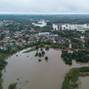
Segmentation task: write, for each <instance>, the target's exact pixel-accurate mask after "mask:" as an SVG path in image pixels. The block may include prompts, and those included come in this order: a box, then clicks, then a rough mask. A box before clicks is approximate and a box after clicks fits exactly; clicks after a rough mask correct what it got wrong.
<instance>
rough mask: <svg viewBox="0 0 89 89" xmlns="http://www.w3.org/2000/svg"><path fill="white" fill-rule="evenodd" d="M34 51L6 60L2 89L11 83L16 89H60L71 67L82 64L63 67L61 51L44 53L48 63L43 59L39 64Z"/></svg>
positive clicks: (51, 50)
mask: <svg viewBox="0 0 89 89" xmlns="http://www.w3.org/2000/svg"><path fill="white" fill-rule="evenodd" d="M35 53H36V51H33V52H29V53H23V51H21V52H18V53H16V54H14V55H12V56H11V57H9V58H8V60H7V61H8V65H7V66H6V68H5V70H4V71H3V76H2V78H3V83H2V85H3V89H8V86H9V85H10V84H12V83H17V89H61V86H62V82H63V80H64V76H65V75H66V73H67V72H68V71H69V70H70V69H71V68H72V67H81V66H83V64H76V63H75V62H73V65H72V66H68V65H65V64H64V62H63V60H62V59H61V57H60V56H61V50H54V49H50V50H49V51H46V56H48V61H45V59H44V57H43V58H41V60H42V61H41V62H39V61H38V59H39V58H38V57H35V56H34V55H35Z"/></svg>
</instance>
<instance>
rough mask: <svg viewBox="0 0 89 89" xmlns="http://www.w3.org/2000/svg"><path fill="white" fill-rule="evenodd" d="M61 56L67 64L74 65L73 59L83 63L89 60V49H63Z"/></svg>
mask: <svg viewBox="0 0 89 89" xmlns="http://www.w3.org/2000/svg"><path fill="white" fill-rule="evenodd" d="M61 57H62V58H63V60H64V62H65V63H66V64H69V65H72V60H75V61H76V62H81V63H88V62H89V50H78V51H73V52H71V53H69V52H68V51H62V55H61Z"/></svg>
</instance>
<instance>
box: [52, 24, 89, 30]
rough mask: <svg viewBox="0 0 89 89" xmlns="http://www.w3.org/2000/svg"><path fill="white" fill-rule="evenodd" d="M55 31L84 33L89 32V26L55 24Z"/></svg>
mask: <svg viewBox="0 0 89 89" xmlns="http://www.w3.org/2000/svg"><path fill="white" fill-rule="evenodd" d="M52 27H53V30H77V31H81V32H84V31H86V30H89V24H53V25H52Z"/></svg>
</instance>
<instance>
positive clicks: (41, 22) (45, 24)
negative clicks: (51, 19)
mask: <svg viewBox="0 0 89 89" xmlns="http://www.w3.org/2000/svg"><path fill="white" fill-rule="evenodd" d="M32 25H34V26H38V27H45V26H47V23H46V22H45V21H44V20H41V21H38V22H37V23H32Z"/></svg>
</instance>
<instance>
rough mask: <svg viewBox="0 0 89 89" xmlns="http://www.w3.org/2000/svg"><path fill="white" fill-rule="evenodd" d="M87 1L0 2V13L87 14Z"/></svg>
mask: <svg viewBox="0 0 89 89" xmlns="http://www.w3.org/2000/svg"><path fill="white" fill-rule="evenodd" d="M88 4H89V0H0V12H1V13H2V12H4V13H5V12H7V13H8V12H13V13H21V12H22V13H78V12H79V13H88V12H89V5H88Z"/></svg>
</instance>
